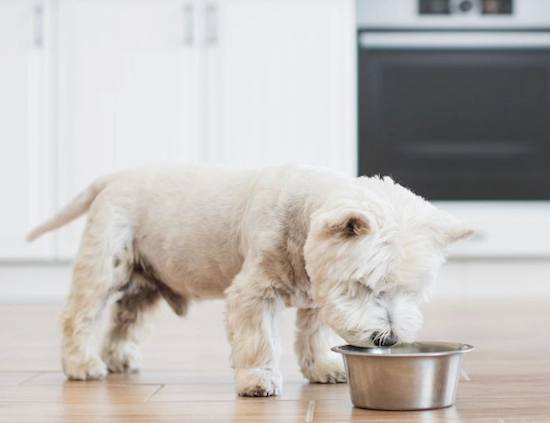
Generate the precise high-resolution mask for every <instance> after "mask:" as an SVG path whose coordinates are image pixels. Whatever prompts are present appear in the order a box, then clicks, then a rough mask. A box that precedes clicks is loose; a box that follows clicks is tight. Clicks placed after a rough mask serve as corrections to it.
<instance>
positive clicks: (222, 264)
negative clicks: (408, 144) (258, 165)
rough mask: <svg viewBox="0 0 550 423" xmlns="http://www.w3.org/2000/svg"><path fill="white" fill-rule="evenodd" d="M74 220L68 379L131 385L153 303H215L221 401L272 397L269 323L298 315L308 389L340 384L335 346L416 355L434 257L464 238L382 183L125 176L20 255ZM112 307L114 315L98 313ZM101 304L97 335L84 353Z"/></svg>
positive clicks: (213, 171) (254, 175) (298, 172)
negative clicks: (126, 379)
mask: <svg viewBox="0 0 550 423" xmlns="http://www.w3.org/2000/svg"><path fill="white" fill-rule="evenodd" d="M86 212H88V220H87V225H86V228H85V230H84V233H83V236H82V241H81V244H80V247H79V250H78V253H77V255H76V259H75V262H74V268H73V278H72V288H71V292H70V294H69V297H68V300H67V304H66V306H65V308H64V311H63V313H62V318H61V320H62V329H63V342H62V364H63V370H64V372H65V373H66V375H67V376H68V377H69V378H70V379H77V380H86V379H99V378H102V377H104V376H105V375H106V374H107V372H108V371H111V372H135V371H137V370H138V369H139V366H140V364H141V361H142V357H141V354H140V351H139V348H138V343H139V340H140V337H141V335H142V329H143V326H144V324H145V323H146V321H147V315H148V314H150V313H151V312H152V311H153V310H154V309H155V308H156V306H157V305H158V304H159V302H160V301H161V299H164V300H165V301H166V302H167V303H168V304H169V306H170V307H171V308H172V309H173V310H174V312H175V313H176V314H178V315H180V316H183V315H185V314H186V312H187V309H188V306H189V303H190V302H191V301H192V300H193V299H195V298H214V297H219V298H221V297H223V298H225V304H226V330H227V337H228V339H229V342H230V344H231V348H232V352H231V364H232V367H233V368H234V370H235V381H236V390H237V393H238V394H239V395H242V396H271V395H278V394H280V393H281V389H282V377H281V373H280V371H279V368H278V360H279V355H280V350H281V347H280V342H279V339H278V335H277V319H278V315H279V314H280V313H281V311H282V310H283V309H284V307H285V306H292V307H296V308H297V322H296V326H297V336H296V342H295V351H296V354H297V356H298V361H299V365H300V369H301V372H302V374H303V375H304V376H305V377H306V378H307V379H309V380H310V381H311V382H319V383H336V382H345V381H346V376H345V370H344V368H343V364H342V360H341V359H340V357H339V356H337V355H336V354H335V353H333V352H332V351H330V347H331V346H333V345H334V342H335V340H334V339H335V338H334V333H336V334H337V335H339V336H340V337H342V338H343V339H344V340H345V341H346V342H348V343H349V344H352V345H356V346H372V345H377V346H391V345H394V344H397V343H408V342H412V341H413V340H414V339H415V336H416V333H417V331H418V329H419V328H420V326H421V324H422V316H421V314H420V311H419V306H420V304H421V303H422V301H423V300H425V299H426V298H427V297H428V295H429V293H430V291H431V290H432V288H433V286H434V283H435V281H436V278H437V273H438V269H439V268H440V266H441V264H442V263H443V262H444V261H445V257H446V247H447V246H448V245H449V244H450V243H452V242H454V241H456V240H459V239H461V238H465V237H467V236H468V235H470V233H471V230H470V229H469V228H467V227H465V226H464V225H462V224H461V223H460V222H458V221H457V220H456V219H455V218H454V217H453V216H451V215H450V214H448V213H446V212H444V211H442V210H439V209H437V208H436V207H435V206H433V205H431V204H430V203H428V202H427V201H425V200H424V199H423V198H421V197H420V196H417V195H415V194H414V193H412V192H411V191H410V190H408V189H406V188H404V187H403V186H401V185H399V184H397V183H395V182H394V181H393V180H392V179H391V178H389V177H384V178H381V177H359V178H355V177H351V176H348V175H346V174H344V173H340V172H337V171H333V170H329V169H324V168H318V167H312V166H300V165H286V166H282V167H273V168H267V169H257V170H230V169H225V168H220V167H215V166H209V165H194V166H179V167H151V168H139V169H132V170H128V171H123V172H120V173H115V174H111V175H107V176H104V177H101V178H99V179H97V180H96V181H95V182H93V183H92V184H91V185H90V186H89V187H88V188H86V189H85V190H84V191H82V192H81V193H80V194H79V195H78V196H77V197H76V198H75V199H74V200H73V201H72V202H71V203H70V204H68V205H67V206H66V207H65V208H63V209H62V210H61V211H60V212H59V213H58V214H57V215H55V216H54V217H52V218H51V219H49V220H47V221H46V222H44V223H43V224H42V225H41V226H39V227H37V228H36V229H34V230H33V231H32V232H31V233H30V234H29V235H28V240H29V241H32V240H33V239H35V238H37V237H38V236H40V235H41V234H43V233H45V232H48V231H51V230H54V229H56V228H59V227H61V226H63V225H65V224H66V223H68V222H70V221H71V220H73V219H76V218H77V217H79V216H81V215H82V214H84V213H86ZM113 297H114V298H116V299H117V300H116V301H113V300H111V301H109V299H112V298H113ZM109 303H110V304H111V306H112V313H111V325H110V328H109V329H108V331H107V333H105V334H104V335H103V339H104V342H103V344H102V346H101V343H100V342H98V337H99V336H101V335H102V334H100V333H98V331H99V329H98V328H99V327H100V325H98V324H97V323H98V320H99V319H100V317H101V316H102V313H103V311H104V309H105V308H106V306H107V304H109Z"/></svg>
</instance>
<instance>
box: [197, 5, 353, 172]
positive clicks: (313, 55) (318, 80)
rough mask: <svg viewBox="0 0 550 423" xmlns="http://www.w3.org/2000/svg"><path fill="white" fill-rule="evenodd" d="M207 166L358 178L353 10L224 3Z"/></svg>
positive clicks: (214, 11) (217, 23) (211, 64)
mask: <svg viewBox="0 0 550 423" xmlns="http://www.w3.org/2000/svg"><path fill="white" fill-rule="evenodd" d="M208 16H210V18H209V19H208V20H207V22H209V25H208V26H207V29H208V27H209V28H210V32H212V31H217V33H211V34H208V33H207V41H208V40H209V44H208V47H207V50H208V53H207V59H208V63H207V67H208V73H209V82H208V89H209V90H210V92H209V96H208V99H209V104H208V112H209V117H210V122H211V125H209V127H208V128H209V130H210V131H209V133H208V141H209V144H208V145H209V151H210V154H209V157H211V158H212V160H213V161H216V162H222V163H226V164H231V165H239V166H240V165H245V166H260V165H271V164H279V163H286V162H300V163H311V164H318V165H325V166H330V167H335V168H340V169H344V170H346V171H349V172H352V173H354V172H355V169H356V164H355V158H356V152H355V150H356V147H355V145H356V141H355V132H356V131H355V123H354V122H355V94H354V86H355V77H354V75H355V71H354V69H355V65H354V60H355V59H354V57H355V54H354V46H355V42H354V36H355V35H354V34H355V32H354V31H355V29H354V15H353V1H351V0H271V1H261V0H219V1H218V2H217V3H211V4H210V5H209V6H208V7H207V17H208Z"/></svg>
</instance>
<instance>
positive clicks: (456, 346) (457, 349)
mask: <svg viewBox="0 0 550 423" xmlns="http://www.w3.org/2000/svg"><path fill="white" fill-rule="evenodd" d="M405 345H432V346H437V347H439V348H448V349H444V350H443V351H431V352H404V353H392V354H383V353H380V351H383V350H385V349H386V350H390V349H391V347H368V348H364V349H365V351H361V349H363V348H362V347H356V346H354V345H349V344H348V345H339V346H336V347H332V348H331V350H332V351H334V352H337V353H340V354H342V355H359V356H365V357H437V356H445V355H451V354H462V353H465V352H469V351H473V350H475V347H474V346H473V345H470V344H463V343H461V342H443V341H441V342H440V341H421V342H411V343H408V344H405ZM369 350H376V351H378V352H371V351H369Z"/></svg>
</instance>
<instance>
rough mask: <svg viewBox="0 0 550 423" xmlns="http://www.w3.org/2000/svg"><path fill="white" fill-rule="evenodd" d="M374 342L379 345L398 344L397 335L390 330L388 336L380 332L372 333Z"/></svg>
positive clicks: (389, 345)
mask: <svg viewBox="0 0 550 423" xmlns="http://www.w3.org/2000/svg"><path fill="white" fill-rule="evenodd" d="M372 342H373V343H374V345H376V346H377V347H391V346H392V345H395V344H397V336H395V334H394V333H393V332H390V333H389V334H387V335H386V336H380V333H378V332H375V333H373V335H372Z"/></svg>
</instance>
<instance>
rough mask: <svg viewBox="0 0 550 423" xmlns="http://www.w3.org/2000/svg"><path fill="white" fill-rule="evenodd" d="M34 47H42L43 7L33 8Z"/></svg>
mask: <svg viewBox="0 0 550 423" xmlns="http://www.w3.org/2000/svg"><path fill="white" fill-rule="evenodd" d="M33 42H34V46H35V47H38V48H41V47H42V46H43V45H44V6H43V5H42V4H37V5H35V6H34V39H33Z"/></svg>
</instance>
